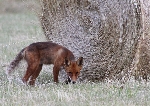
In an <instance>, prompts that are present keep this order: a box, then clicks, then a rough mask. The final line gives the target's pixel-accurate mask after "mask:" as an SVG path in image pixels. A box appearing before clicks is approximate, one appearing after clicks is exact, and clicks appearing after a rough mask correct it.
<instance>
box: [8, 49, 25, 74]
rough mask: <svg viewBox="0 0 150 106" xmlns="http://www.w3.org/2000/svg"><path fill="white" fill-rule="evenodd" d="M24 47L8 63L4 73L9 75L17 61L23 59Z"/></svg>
mask: <svg viewBox="0 0 150 106" xmlns="http://www.w3.org/2000/svg"><path fill="white" fill-rule="evenodd" d="M24 50H25V48H24V49H22V50H21V51H20V52H19V53H18V55H17V56H16V57H15V59H14V60H13V61H12V62H11V63H10V65H9V66H8V68H7V71H6V74H7V75H9V74H10V73H11V72H12V71H13V70H14V68H15V67H16V66H18V64H19V62H20V61H21V60H22V59H23V57H24Z"/></svg>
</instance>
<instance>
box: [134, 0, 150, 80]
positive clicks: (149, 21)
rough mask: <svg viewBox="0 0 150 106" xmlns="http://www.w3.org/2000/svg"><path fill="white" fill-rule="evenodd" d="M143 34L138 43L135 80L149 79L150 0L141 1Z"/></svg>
mask: <svg viewBox="0 0 150 106" xmlns="http://www.w3.org/2000/svg"><path fill="white" fill-rule="evenodd" d="M141 7H142V9H141V10H142V19H143V21H142V26H143V30H142V31H143V33H142V36H141V39H140V41H139V46H138V52H137V54H136V58H135V61H136V62H135V65H134V68H133V74H134V76H135V79H136V80H139V81H141V80H143V79H144V80H146V81H147V80H148V79H149V77H150V11H149V10H150V0H144V2H143V0H141Z"/></svg>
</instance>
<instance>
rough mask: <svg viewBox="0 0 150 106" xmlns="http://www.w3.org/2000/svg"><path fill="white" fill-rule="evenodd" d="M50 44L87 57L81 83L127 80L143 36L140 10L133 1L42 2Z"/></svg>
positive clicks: (46, 34)
mask: <svg viewBox="0 0 150 106" xmlns="http://www.w3.org/2000/svg"><path fill="white" fill-rule="evenodd" d="M42 3H43V5H42V14H41V16H40V19H41V20H40V21H41V25H42V28H43V30H44V33H45V36H46V37H47V39H48V40H51V41H53V42H56V43H59V44H61V45H64V46H66V47H67V48H68V49H70V50H71V51H73V52H74V54H75V56H77V57H79V56H83V57H84V68H83V71H82V74H81V80H90V81H102V80H104V79H119V80H121V79H124V78H127V76H128V74H129V73H128V71H129V69H130V65H131V63H132V62H133V59H134V56H135V52H136V50H137V44H138V40H139V38H140V36H141V28H142V25H141V24H142V21H141V11H140V10H141V8H140V3H139V1H138V0H137V1H134V0H133V1H132V0H121V1H118V0H65V1H64V0H42Z"/></svg>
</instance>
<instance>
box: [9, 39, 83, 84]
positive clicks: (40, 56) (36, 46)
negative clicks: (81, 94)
mask: <svg viewBox="0 0 150 106" xmlns="http://www.w3.org/2000/svg"><path fill="white" fill-rule="evenodd" d="M23 57H24V59H25V60H26V61H27V64H28V67H27V70H26V73H25V75H24V77H23V79H22V80H23V82H24V83H27V81H28V80H29V78H30V81H29V84H30V85H34V84H35V80H36V78H37V77H38V75H39V73H40V71H41V69H42V66H43V64H53V65H54V67H53V76H54V82H58V75H59V71H60V68H61V67H64V69H65V70H66V72H67V73H68V76H69V77H70V78H71V80H72V81H76V80H77V77H78V75H79V73H80V70H81V68H82V62H83V58H82V57H80V58H79V59H78V60H77V61H75V57H74V55H73V53H72V52H71V51H70V50H68V49H67V48H65V47H63V46H61V45H58V44H55V43H52V42H37V43H33V44H30V45H29V46H28V47H26V48H24V49H23V50H22V51H21V52H20V53H19V54H18V55H17V57H16V58H15V60H14V61H12V62H11V64H10V67H9V70H8V71H9V73H10V72H11V70H12V69H14V68H15V67H16V66H17V64H18V63H19V61H20V60H22V58H23ZM64 63H65V64H64Z"/></svg>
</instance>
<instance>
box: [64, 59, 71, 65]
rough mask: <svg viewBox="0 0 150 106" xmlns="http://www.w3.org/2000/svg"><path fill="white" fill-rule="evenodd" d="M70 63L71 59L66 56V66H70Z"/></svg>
mask: <svg viewBox="0 0 150 106" xmlns="http://www.w3.org/2000/svg"><path fill="white" fill-rule="evenodd" d="M69 65H70V61H69V59H68V58H65V66H69Z"/></svg>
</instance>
